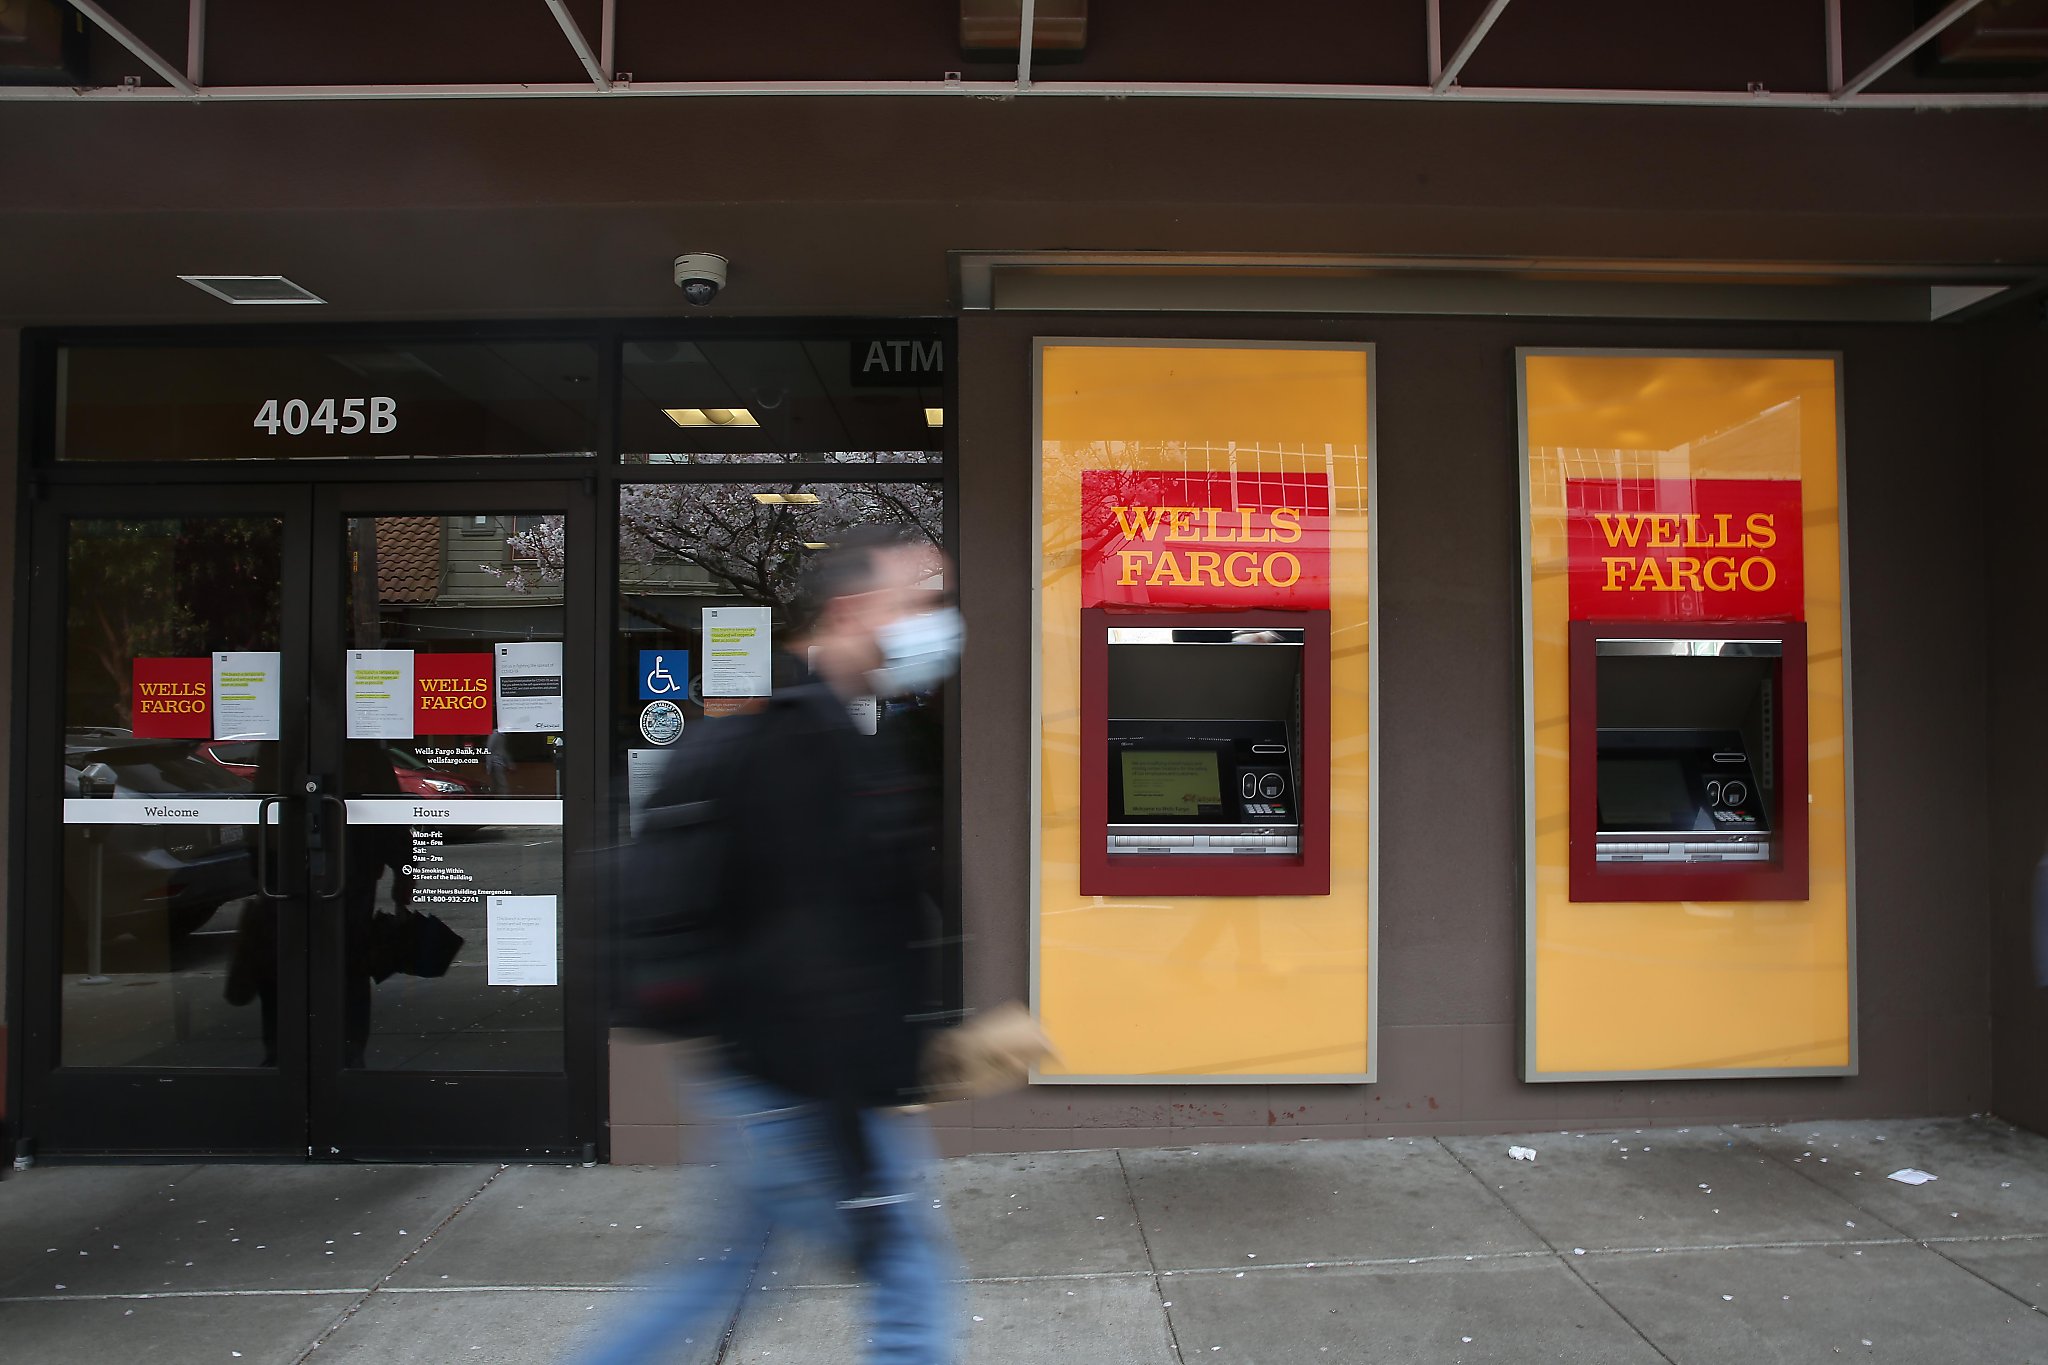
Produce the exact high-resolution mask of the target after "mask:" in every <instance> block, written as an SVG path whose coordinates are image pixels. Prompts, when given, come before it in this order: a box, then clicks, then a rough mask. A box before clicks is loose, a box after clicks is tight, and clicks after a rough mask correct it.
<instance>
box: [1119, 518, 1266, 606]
mask: <svg viewBox="0 0 2048 1365" xmlns="http://www.w3.org/2000/svg"><path fill="white" fill-rule="evenodd" d="M1109 510H1110V513H1111V514H1112V515H1113V516H1114V517H1115V518H1116V525H1117V529H1118V530H1119V531H1121V532H1122V533H1123V538H1124V540H1125V541H1126V542H1127V544H1126V545H1125V546H1124V547H1123V548H1120V549H1117V550H1115V551H1113V553H1114V555H1115V557H1116V563H1117V576H1116V584H1117V586H1118V587H1124V588H1134V587H1141V586H1142V587H1150V588H1160V587H1172V588H1198V587H1214V588H1224V587H1230V588H1261V587H1272V588H1289V587H1293V586H1294V585H1295V584H1296V583H1298V582H1300V581H1301V559H1300V557H1299V556H1297V555H1296V554H1295V553H1294V552H1293V551H1291V550H1285V549H1277V548H1273V547H1276V546H1283V545H1292V544H1294V543H1296V542H1297V541H1299V540H1300V539H1301V515H1302V509H1301V508H1299V507H1275V508H1272V509H1270V510H1261V511H1253V510H1250V509H1248V508H1240V509H1238V510H1236V511H1226V510H1225V509H1223V508H1219V507H1145V506H1112V507H1111V508H1110V509H1109ZM1197 546H1206V547H1212V548H1202V549H1198V548H1195V547H1197Z"/></svg>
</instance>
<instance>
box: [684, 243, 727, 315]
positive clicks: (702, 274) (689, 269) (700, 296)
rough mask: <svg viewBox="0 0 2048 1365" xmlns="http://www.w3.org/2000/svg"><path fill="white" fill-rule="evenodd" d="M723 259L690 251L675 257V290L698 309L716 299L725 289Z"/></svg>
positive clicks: (710, 254)
mask: <svg viewBox="0 0 2048 1365" xmlns="http://www.w3.org/2000/svg"><path fill="white" fill-rule="evenodd" d="M725 265H726V261H725V257H723V256H720V255H719V254H717V253H716V252H712V251H692V252H690V253H688V254H687V255H683V256H678V257H676V288H678V289H680V290H682V291H683V297H684V298H686V299H688V300H689V301H690V302H691V303H694V304H696V305H697V306H698V307H699V308H702V307H704V306H705V305H706V304H708V303H710V302H711V301H712V300H713V299H715V298H717V297H718V291H719V290H721V289H723V288H725Z"/></svg>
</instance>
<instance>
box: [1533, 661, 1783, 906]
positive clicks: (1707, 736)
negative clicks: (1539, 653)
mask: <svg viewBox="0 0 2048 1365" xmlns="http://www.w3.org/2000/svg"><path fill="white" fill-rule="evenodd" d="M1806 788H1807V782H1806V629H1805V627H1804V626H1803V625H1799V624H1796V623H1793V624H1784V623H1776V622H1768V623H1767V622H1753V621H1749V622H1740V623H1730V624H1726V625H1676V624H1670V623H1661V622H1633V623H1627V624H1620V623H1614V622H1599V621H1574V622H1572V623H1571V898H1572V899H1573V900H1574V901H1678V900H1686V901H1800V900H1805V899H1806V897H1807V811H1806V805H1807V801H1806Z"/></svg>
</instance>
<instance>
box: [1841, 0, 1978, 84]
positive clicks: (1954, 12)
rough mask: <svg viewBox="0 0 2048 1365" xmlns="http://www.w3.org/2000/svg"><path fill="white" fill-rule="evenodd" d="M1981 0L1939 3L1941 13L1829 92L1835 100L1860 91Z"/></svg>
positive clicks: (1954, 0) (1956, 0)
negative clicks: (1854, 76)
mask: <svg viewBox="0 0 2048 1365" xmlns="http://www.w3.org/2000/svg"><path fill="white" fill-rule="evenodd" d="M1983 3H1984V0H1952V2H1951V3H1950V4H1948V5H1947V6H1945V7H1943V9H1942V11H1941V13H1939V14H1937V15H1935V16H1934V17H1933V18H1932V19H1929V20H1928V21H1927V22H1926V23H1924V24H1922V25H1920V27H1918V28H1916V29H1914V30H1913V31H1912V32H1911V33H1910V34H1908V35H1907V36H1906V38H1905V40H1904V41H1903V42H1901V43H1900V44H1899V45H1898V46H1897V47H1895V48H1893V49H1892V50H1891V51H1889V52H1887V53H1885V54H1884V56H1882V57H1879V58H1878V59H1877V60H1876V61H1874V62H1872V63H1871V64H1870V65H1869V66H1866V67H1864V68H1863V70H1862V71H1861V72H1860V73H1858V74H1857V76H1856V78H1855V79H1854V80H1851V81H1846V82H1843V83H1841V84H1839V85H1836V86H1835V87H1834V88H1833V90H1832V91H1831V92H1830V93H1832V94H1833V96H1834V97H1835V98H1836V99H1838V100H1842V99H1847V98H1849V97H1850V96H1851V95H1855V94H1859V93H1861V92H1862V91H1863V90H1865V89H1867V88H1868V87H1869V85H1870V84H1871V82H1873V81H1875V80H1876V79H1877V78H1878V77H1879V76H1882V75H1883V74H1884V73H1885V72H1887V71H1889V70H1891V69H1892V68H1893V67H1895V66H1897V65H1898V64H1899V63H1900V62H1903V61H1904V60H1906V58H1908V57H1910V56H1912V55H1913V54H1914V53H1915V52H1917V51H1919V50H1920V48H1922V47H1924V46H1925V45H1926V44H1927V43H1928V42H1929V41H1930V40H1931V39H1932V38H1933V37H1934V36H1935V35H1936V34H1938V33H1940V32H1941V31H1942V30H1943V29H1945V28H1947V27H1948V26H1949V25H1950V24H1953V23H1954V22H1955V21H1956V20H1958V19H1960V18H1962V17H1963V16H1964V15H1965V14H1968V13H1969V12H1970V11H1971V10H1973V9H1975V8H1977V6H1979V5H1981V4H1983Z"/></svg>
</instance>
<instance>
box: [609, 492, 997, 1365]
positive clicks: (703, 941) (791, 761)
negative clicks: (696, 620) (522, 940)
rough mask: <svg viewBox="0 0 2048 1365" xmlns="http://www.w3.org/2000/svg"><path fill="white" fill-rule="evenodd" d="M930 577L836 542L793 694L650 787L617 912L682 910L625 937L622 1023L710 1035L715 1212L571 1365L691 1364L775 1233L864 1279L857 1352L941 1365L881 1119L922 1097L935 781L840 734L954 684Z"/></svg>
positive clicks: (904, 1139)
mask: <svg viewBox="0 0 2048 1365" xmlns="http://www.w3.org/2000/svg"><path fill="white" fill-rule="evenodd" d="M946 577H947V575H946V564H945V562H944V558H943V556H942V555H941V554H940V552H939V551H938V550H936V549H935V548H934V547H932V546H930V545H928V544H925V543H923V542H922V541H919V540H915V539H912V538H910V537H909V536H908V535H907V534H906V533H904V532H902V531H900V530H897V529H895V528H885V527H860V528H855V529H854V530H852V531H851V532H849V533H848V534H847V536H846V537H845V538H844V540H843V541H842V542H841V543H840V544H839V545H838V546H836V547H835V548H833V549H831V550H829V551H826V552H824V553H822V554H820V555H819V556H818V557H817V558H816V559H815V560H813V561H811V562H810V563H809V564H808V565H807V566H806V572H805V575H804V578H803V580H802V584H801V586H800V588H799V592H798V601H797V602H796V604H795V607H794V609H793V615H794V616H795V617H796V618H797V619H796V621H795V625H796V627H797V631H798V637H797V643H798V648H797V649H795V650H793V651H791V653H790V654H789V655H788V656H786V657H785V658H783V659H782V660H780V661H779V664H780V671H781V673H783V674H786V675H787V676H789V677H791V678H794V679H801V681H796V682H794V683H793V684H792V685H789V686H778V688H777V689H776V691H775V693H774V696H773V697H772V698H771V699H769V701H768V702H767V704H766V706H765V707H764V708H763V709H761V710H760V711H758V712H756V713H754V714H751V715H747V716H739V717H726V718H720V719H715V720H708V721H704V722H701V723H700V724H698V725H696V726H694V727H692V729H691V731H690V733H689V734H688V735H687V736H686V742H685V743H684V744H683V745H682V746H680V747H679V749H678V751H677V752H676V754H675V756H674V758H673V759H672V760H671V761H670V764H669V767H668V769H667V771H666V772H665V774H664V776H663V779H662V782H661V784H660V786H659V789H658V792H657V796H656V799H655V801H654V802H653V811H652V813H651V815H650V818H649V820H648V822H647V825H646V827H645V831H644V832H643V835H642V837H641V841H640V847H639V848H636V850H635V861H634V862H633V863H631V864H629V867H630V868H631V869H632V875H633V876H634V879H635V881H636V883H637V885H636V886H634V887H630V888H627V889H626V896H627V900H628V904H629V906H630V905H631V904H633V903H634V902H636V901H637V902H639V903H641V904H648V905H658V904H663V903H668V902H667V898H671V897H674V898H680V899H681V901H683V902H686V903H687V904H686V908H685V909H684V910H683V911H682V912H681V919H671V920H670V921H668V922H667V925H666V929H665V930H662V931H661V932H657V933H653V934H648V935H646V936H644V937H643V939H642V940H640V941H639V942H638V943H636V942H635V941H634V940H633V939H631V938H629V940H628V942H627V943H626V945H625V948H626V956H628V957H629V958H631V957H634V956H635V955H636V952H637V950H638V949H641V948H644V949H645V950H646V951H645V952H641V953H637V955H638V956H639V958H640V962H639V964H638V965H637V966H635V965H629V966H627V967H625V968H623V969H622V970H624V971H625V972H626V973H627V976H628V980H627V998H626V999H625V1000H624V1002H623V1004H624V1009H623V1011H622V1017H623V1018H624V1019H625V1020H626V1021H628V1022H640V1023H650V1022H655V1023H661V1022H664V1021H663V1020H661V1019H657V1018H653V1017H650V1016H656V1015H664V1014H665V1015H667V1016H668V1020H667V1023H668V1026H669V1027H670V1031H672V1032H684V1033H703V1034H707V1035H708V1036H709V1037H710V1038H711V1039H712V1040H713V1041H714V1045H715V1052H716V1059H717V1061H716V1073H715V1075H714V1077H713V1078H712V1079H711V1080H710V1081H709V1082H707V1083H706V1084H704V1085H703V1086H702V1087H701V1090H702V1091H704V1092H706V1093H702V1094H700V1095H699V1096H698V1097H697V1105H696V1107H697V1108H698V1109H699V1110H709V1111H711V1113H712V1114H714V1115H715V1116H716V1117H717V1118H718V1119H720V1120H722V1122H721V1124H720V1130H721V1133H722V1135H723V1139H724V1141H723V1145H722V1147H721V1149H720V1150H719V1152H718V1153H717V1159H718V1162H719V1174H720V1177H721V1178H720V1179H719V1180H718V1181H717V1184H716V1187H715V1188H716V1189H717V1191H718V1192H719V1195H718V1199H717V1205H718V1207H717V1208H716V1209H715V1210H711V1211H707V1212H709V1213H711V1214H712V1217H711V1219H710V1221H711V1223H712V1224H713V1226H712V1227H710V1228H709V1229H707V1230H709V1231H710V1232H711V1234H712V1235H711V1236H710V1237H709V1239H708V1240H706V1239H701V1238H700V1239H699V1240H700V1242H701V1244H700V1245H698V1246H697V1247H695V1248H694V1249H693V1250H691V1251H690V1252H688V1253H686V1254H685V1255H684V1256H683V1257H682V1259H681V1263H680V1270H679V1272H678V1275H677V1277H676V1278H675V1279H674V1280H673V1281H672V1282H670V1283H669V1284H667V1285H666V1286H664V1287H663V1288H662V1289H660V1290H659V1291H658V1292H656V1293H655V1294H652V1295H650V1296H648V1299H647V1301H646V1302H645V1303H644V1304H636V1306H635V1309H634V1315H633V1316H632V1318H631V1320H630V1321H628V1322H627V1323H626V1324H624V1325H623V1327H622V1330H621V1331H620V1332H619V1333H618V1334H617V1335H616V1336H615V1337H614V1338H613V1339H612V1340H611V1341H610V1342H609V1343H607V1344H606V1345H605V1346H604V1347H603V1348H602V1349H600V1350H599V1351H598V1352H597V1353H596V1354H595V1355H594V1356H593V1357H591V1361H592V1365H640V1363H641V1362H647V1361H654V1360H657V1359H660V1360H666V1359H671V1358H681V1359H695V1358H697V1357H696V1356H695V1355H689V1354H685V1355H682V1356H680V1357H672V1356H670V1355H667V1354H664V1352H665V1351H669V1350H674V1349H675V1348H678V1347H683V1346H684V1345H685V1344H686V1343H694V1345H693V1346H692V1347H691V1349H693V1350H695V1351H697V1352H706V1348H707V1346H708V1345H709V1344H710V1343H711V1342H712V1341H713V1340H714V1339H715V1338H716V1337H718V1336H719V1335H720V1334H721V1333H722V1332H723V1331H724V1330H725V1329H726V1327H727V1325H728V1324H729V1323H730V1322H731V1321H732V1320H733V1318H734V1315H735V1313H736V1312H737V1304H738V1300H739V1299H740V1298H741V1296H742V1294H743V1292H744V1290H745V1289H746V1287H747V1285H748V1283H749V1282H750V1280H751V1279H752V1277H753V1273H754V1268H755V1265H756V1264H757V1262H758V1260H759V1259H760V1255H761V1252H762V1248H763V1245H764V1243H766V1242H768V1241H769V1240H770V1239H771V1236H780V1235H782V1234H784V1233H788V1232H801V1233H805V1234H810V1235H813V1236H816V1237H819V1238H822V1239H824V1240H826V1241H827V1242H829V1243H831V1244H834V1245H836V1246H838V1247H840V1248H841V1249H843V1250H844V1252H845V1253H846V1254H847V1255H848V1257H849V1258H850V1259H851V1261H852V1263H853V1265H854V1266H855V1267H856V1269H857V1270H858V1271H859V1272H860V1274H861V1275H862V1276H863V1278H865V1279H866V1281H867V1282H868V1286H869V1294H868V1312H867V1322H866V1332H865V1334H864V1336H865V1340H866V1348H865V1350H866V1357H865V1358H866V1359H867V1360H869V1361H872V1362H877V1363H878V1365H879V1363H880V1362H890V1363H891V1365H895V1363H896V1362H902V1365H940V1363H941V1362H946V1361H950V1360H952V1359H953V1336H954V1318H955V1317H956V1310H955V1302H954V1290H953V1284H952V1280H953V1276H954V1263H953V1254H952V1250H951V1242H950V1238H949V1236H948V1234H947V1230H946V1226H945V1222H944V1215H943V1214H941V1213H940V1212H939V1211H938V1210H937V1209H935V1208H934V1201H933V1199H932V1197H931V1194H930V1193H929V1191H928V1189H927V1188H926V1186H925V1183H924V1181H925V1172H926V1169H927V1167H928V1165H929V1162H930V1158H931V1144H930V1138H929V1134H928V1131H927V1129H926V1127H925V1124H924V1122H923V1120H922V1119H921V1118H920V1117H919V1116H918V1115H916V1114H914V1113H908V1112H905V1111H904V1110H903V1109H902V1108H901V1106H903V1105H906V1104H913V1103H915V1102H916V1101H917V1100H918V1099H919V1098H920V1094H921V1091H920V1078H919V1065H918V1064H919V1056H920V1051H921V1047H922V1043H923V1040H924V1039H923V1035H924V1029H923V1026H922V1024H921V1023H920V1022H919V1021H921V1020H928V1019H930V1018H931V1017H932V1010H931V1006H932V998H931V997H932V983H933V979H934V978H933V973H932V972H931V971H930V969H929V967H928V965H927V964H928V962H929V961H930V960H931V959H930V956H929V951H930V950H929V947H928V946H926V945H930V944H931V942H932V940H934V939H935V938H936V937H937V936H938V935H937V931H936V924H935V922H934V919H935V917H934V914H933V907H934V906H935V904H936V901H935V899H934V895H933V892H934V889H935V886H936V879H935V876H934V873H935V863H936V847H937V837H936V829H937V822H936V814H937V811H936V799H935V797H936V792H935V790H934V784H933V782H932V779H931V767H932V765H930V764H929V763H928V762H927V763H920V762H918V761H917V757H916V755H915V754H913V753H912V752H910V751H909V748H908V746H906V745H904V744H902V743H901V742H900V737H899V736H898V735H897V733H896V732H897V731H899V730H901V729H903V728H904V727H903V726H899V725H894V724H889V723H884V724H881V725H880V726H878V727H870V726H867V725H857V724H856V723H855V720H854V719H853V713H854V712H855V711H859V712H861V713H864V714H865V715H867V716H870V717H872V716H873V715H874V711H875V708H876V706H877V703H876V701H875V700H874V699H875V698H877V697H880V698H883V699H889V698H913V697H916V696H917V695H918V694H921V693H926V692H929V691H931V690H933V689H935V688H937V687H938V686H939V685H940V684H942V683H943V682H944V681H945V680H946V678H947V677H949V676H950V675H951V674H952V672H953V671H954V669H955V667H956V666H957V663H958V658H959V650H960V644H961V637H962V630H961V623H960V617H959V613H958V612H957V611H956V610H955V609H954V608H953V606H952V605H951V603H950V601H949V600H948V598H947V596H946V594H945V593H944V591H943V590H942V589H941V588H940V587H939V586H938V585H940V584H943V583H944V582H945V581H946ZM707 647H708V642H707ZM806 674H808V676H807V677H806V676H805V675H806ZM883 719H884V720H885V721H893V720H895V719H897V715H896V714H895V713H894V712H893V710H892V711H891V713H890V714H887V715H885V716H884V717H883ZM869 729H873V730H874V733H863V731H864V730H869ZM642 850H646V855H647V856H644V857H642V856H640V854H641V851H642ZM657 918H658V916H657ZM664 934H665V935H666V936H665V937H664ZM663 943H667V944H668V945H669V947H668V948H667V949H666V950H664V949H663V947H662V944H663ZM650 963H652V964H658V965H653V966H650V965H648V964H650ZM636 974H637V975H636ZM636 980H637V982H638V983H639V994H638V995H637V996H636V995H634V993H633V992H634V990H635V981H636ZM650 1000H652V1001H656V1002H658V1003H656V1004H653V1005H649V1004H648V1003H647V1002H648V1001H650ZM636 1002H637V1003H636ZM635 1298H636V1299H637V1298H638V1296H635ZM704 1358H706V1359H709V1358H710V1357H709V1354H708V1353H706V1354H705V1356H704Z"/></svg>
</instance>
